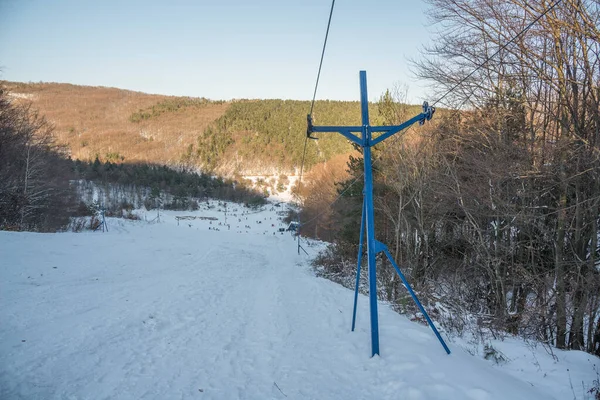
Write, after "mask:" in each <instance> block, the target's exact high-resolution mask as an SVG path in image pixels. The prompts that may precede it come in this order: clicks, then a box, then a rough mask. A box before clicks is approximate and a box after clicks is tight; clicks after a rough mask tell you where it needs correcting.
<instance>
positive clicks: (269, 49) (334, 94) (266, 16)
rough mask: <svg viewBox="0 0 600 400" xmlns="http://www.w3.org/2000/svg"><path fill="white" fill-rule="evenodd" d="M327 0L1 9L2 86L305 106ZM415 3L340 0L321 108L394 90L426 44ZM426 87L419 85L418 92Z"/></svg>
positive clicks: (14, 4) (10, 1)
mask: <svg viewBox="0 0 600 400" xmlns="http://www.w3.org/2000/svg"><path fill="white" fill-rule="evenodd" d="M330 6H331V1H330V0H278V1H277V0H251V1H250V0H210V1H208V0H196V1H191V0H190V1H180V0H172V1H168V0H161V1H154V0H143V1H138V0H95V1H92V0H0V68H1V69H2V71H1V72H0V79H4V80H9V81H21V82H29V81H32V82H38V81H44V82H68V83H74V84H81V85H94V86H112V87H118V88H124V89H130V90H138V91H143V92H148V93H160V94H170V95H185V96H197V97H202V96H204V97H208V98H211V99H231V98H284V99H299V100H303V99H304V100H306V99H310V98H312V94H313V89H314V83H315V79H316V74H317V69H318V63H319V57H320V55H321V48H322V45H323V39H324V36H325V29H326V27H327V18H328V16H329V8H330ZM425 12H426V5H425V4H424V3H423V2H422V1H418V0H410V1H409V0H404V1H402V0H372V1H370V0H360V1H359V0H337V1H336V5H335V10H334V14H333V19H332V24H331V30H330V33H329V42H328V45H327V50H326V53H325V61H324V65H323V72H322V74H321V81H320V84H319V90H318V93H317V98H319V99H335V100H358V93H359V89H358V71H359V70H361V69H364V70H366V71H367V73H368V84H369V98H370V99H375V98H377V97H378V96H379V95H381V93H382V92H383V91H385V89H386V88H390V87H392V86H393V85H395V84H397V83H405V84H408V86H409V100H411V101H412V102H419V101H421V100H422V99H423V96H424V95H425V93H424V89H423V88H422V86H420V85H419V82H417V81H415V80H414V78H413V77H412V75H411V73H410V71H409V66H408V63H407V58H410V57H418V56H419V49H420V47H421V46H422V45H423V44H424V43H426V41H427V40H429V39H428V37H429V35H428V29H427V27H426V21H427V18H426V15H425ZM421 85H422V84H421Z"/></svg>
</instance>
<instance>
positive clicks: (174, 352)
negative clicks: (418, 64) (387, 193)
mask: <svg viewBox="0 0 600 400" xmlns="http://www.w3.org/2000/svg"><path fill="white" fill-rule="evenodd" d="M236 207H238V208H237V209H236ZM279 210H280V209H279V208H275V207H273V208H272V209H270V210H267V211H265V212H263V213H258V214H255V213H247V212H248V210H243V209H241V208H240V207H239V206H233V205H229V206H228V216H227V219H228V221H227V223H228V224H229V228H228V227H227V226H226V225H225V220H224V213H223V212H219V211H218V207H215V208H213V209H211V210H201V211H198V212H196V213H189V212H187V213H185V212H170V213H162V214H161V222H160V223H152V224H149V223H147V222H144V221H123V220H113V219H111V220H109V221H108V227H109V232H107V233H101V232H95V233H91V232H88V233H79V234H74V233H62V234H33V233H9V232H0V304H1V307H0V398H1V399H284V398H288V399H475V400H479V399H528V400H534V399H572V398H574V397H575V398H577V399H584V398H586V397H584V392H585V390H586V388H589V385H590V384H591V382H592V380H593V379H594V378H595V377H596V375H595V372H594V371H593V368H592V364H593V363H596V364H598V359H596V358H593V357H591V356H589V355H587V354H585V353H581V352H570V353H565V352H561V353H558V354H557V356H558V359H559V361H558V362H556V361H555V360H553V359H552V358H551V357H550V356H549V355H548V354H546V352H545V351H544V350H543V349H541V348H527V347H526V346H524V345H523V344H522V343H521V342H520V341H518V340H513V341H507V342H503V343H495V344H494V345H495V346H497V347H498V348H499V349H501V350H502V351H503V352H504V353H505V354H506V355H507V356H508V358H509V359H510V360H509V362H508V363H507V364H505V365H503V366H497V365H494V364H493V363H492V362H490V361H486V360H484V359H482V358H481V357H480V356H472V355H470V354H469V353H468V352H466V351H465V350H463V347H464V346H466V344H465V343H463V342H461V341H460V340H459V341H456V340H455V341H451V342H449V345H450V347H451V348H452V350H453V353H452V354H451V355H449V356H448V355H446V354H445V352H444V351H443V349H442V348H441V347H440V345H439V343H438V342H437V340H436V338H435V336H434V335H433V334H432V332H431V331H430V329H429V328H428V327H426V326H422V325H419V324H417V323H413V322H410V321H409V320H407V319H406V318H405V317H403V316H401V315H398V314H396V313H394V312H393V311H391V310H390V309H389V308H387V307H386V306H385V305H382V306H381V308H380V330H381V332H380V334H381V352H382V354H381V357H375V358H370V342H369V337H370V335H369V327H368V325H369V324H368V300H367V298H366V297H363V296H361V298H360V302H359V310H358V322H357V324H358V328H357V330H356V331H355V332H350V329H349V328H350V322H351V312H352V308H351V307H352V296H353V293H352V292H351V291H348V290H347V289H345V288H343V287H341V286H339V285H336V284H334V283H332V282H330V281H327V280H324V279H319V278H316V277H314V275H313V274H312V273H311V271H310V269H309V268H308V266H307V262H308V261H307V257H306V256H299V255H297V253H296V243H295V242H294V239H293V237H291V236H290V235H289V233H285V234H281V233H280V232H279V231H278V229H279V228H280V227H281V226H283V224H282V223H281V222H280V221H279V220H278V219H277V215H276V211H279ZM176 215H179V216H182V215H195V216H205V217H206V216H212V217H214V218H219V219H218V220H200V219H189V220H181V221H180V222H179V225H177V222H176V220H175V218H174V217H175V216H176ZM154 216H155V214H149V215H148V216H147V219H151V218H153V217H154ZM246 218H247V219H246ZM258 221H260V223H258ZM219 222H220V223H221V225H219ZM217 229H218V230H217ZM246 232H248V233H246ZM312 250H313V251H314V248H313V249H312ZM567 370H568V372H567ZM570 382H571V383H572V384H571V383H570ZM582 382H583V383H582ZM571 386H572V387H571Z"/></svg>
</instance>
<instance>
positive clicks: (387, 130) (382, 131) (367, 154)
mask: <svg viewBox="0 0 600 400" xmlns="http://www.w3.org/2000/svg"><path fill="white" fill-rule="evenodd" d="M360 106H361V113H362V126H314V125H313V123H312V117H311V115H308V117H307V120H308V121H307V122H308V128H307V131H306V134H307V136H308V137H311V134H312V133H313V132H337V133H340V134H342V135H343V136H344V137H345V138H347V139H348V140H350V141H351V142H353V143H356V144H357V145H359V146H360V147H362V148H363V159H364V168H365V173H364V178H365V185H364V192H363V207H362V218H361V223H360V242H359V246H358V266H357V270H356V287H355V289H354V309H353V312H352V330H353V331H354V325H355V322H356V302H357V299H358V283H359V279H360V266H361V258H362V257H361V255H362V246H363V241H364V240H363V239H364V233H365V232H364V228H365V226H366V228H367V260H368V268H369V304H370V314H371V350H372V356H374V355H375V354H379V324H378V317H377V279H376V278H377V274H376V271H375V267H376V263H375V256H376V255H377V253H380V252H383V253H384V254H385V255H386V257H387V258H388V260H389V261H390V263H391V264H392V265H393V266H394V268H395V269H396V272H397V273H398V275H399V276H400V279H402V282H403V283H404V286H405V287H406V289H407V290H408V292H409V293H410V295H411V296H412V298H413V300H414V301H415V303H416V304H417V306H418V307H419V310H421V313H423V316H425V319H426V320H427V323H428V324H429V326H430V327H431V329H432V330H433V332H434V333H435V335H436V336H437V338H438V340H439V341H440V343H441V345H442V346H443V347H444V350H446V353H448V354H450V349H449V348H448V346H446V343H445V342H444V339H442V337H441V335H440V333H439V332H438V330H437V329H436V327H435V325H434V324H433V322H432V321H431V318H429V315H428V314H427V311H425V309H424V308H423V305H422V304H421V302H420V301H419V299H418V298H417V295H416V294H415V292H414V291H413V290H412V288H411V287H410V284H409V283H408V281H407V280H406V278H405V277H404V274H403V273H402V271H400V268H399V267H398V265H397V264H396V262H395V261H394V259H393V257H392V255H391V254H390V252H389V250H388V248H387V246H386V245H385V244H383V243H381V242H379V241H377V240H376V239H375V222H374V211H373V167H372V160H371V147H372V146H375V145H376V144H377V143H381V142H383V141H384V140H385V139H387V138H389V137H390V136H392V135H394V134H396V133H398V132H400V131H402V130H403V129H406V128H408V127H409V126H411V125H413V124H414V123H415V122H418V123H419V124H420V125H423V124H424V123H425V121H429V120H430V119H431V117H432V116H433V113H434V112H435V109H434V108H433V107H430V106H429V105H428V104H427V102H425V103H423V112H422V113H421V114H419V115H417V116H416V117H413V118H411V119H409V120H408V121H406V122H404V123H403V124H401V125H397V126H371V125H370V124H369V99H368V96H367V73H366V71H360ZM359 132H360V134H361V137H358V136H356V135H355V133H359ZM373 134H379V136H377V137H375V138H374V137H373Z"/></svg>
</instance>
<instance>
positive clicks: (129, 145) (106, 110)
mask: <svg viewBox="0 0 600 400" xmlns="http://www.w3.org/2000/svg"><path fill="white" fill-rule="evenodd" d="M0 84H2V85H3V86H4V87H6V88H7V89H8V90H9V92H10V96H12V97H13V98H14V99H15V101H19V102H30V103H31V106H32V108H33V109H36V110H38V111H39V113H40V114H42V115H45V116H46V119H48V121H50V122H51V123H52V124H53V125H54V126H55V131H54V133H55V136H56V138H57V140H58V142H59V143H61V144H65V145H67V146H68V147H69V149H70V151H71V156H72V157H73V158H74V159H80V160H94V159H95V158H96V157H99V158H100V159H101V160H110V161H113V162H139V161H142V162H153V163H159V164H169V165H176V164H178V163H179V162H180V159H181V155H182V153H183V152H184V150H185V148H186V147H187V146H189V145H190V144H192V143H196V141H197V137H198V136H199V135H200V134H201V133H202V131H203V130H204V128H205V127H207V126H208V125H209V124H210V123H212V122H213V121H215V120H216V119H218V118H219V117H220V116H222V115H223V114H224V113H225V111H226V110H227V107H229V103H225V102H208V101H207V102H203V103H202V104H200V103H199V102H198V103H194V104H193V106H189V105H188V103H189V102H190V101H197V100H199V99H188V98H183V97H173V96H162V95H153V94H145V93H139V92H132V91H128V90H121V89H115V88H106V87H90V86H77V85H71V84H62V83H33V84H25V83H16V82H2V81H0ZM164 103H167V104H186V106H182V107H180V108H176V109H169V110H168V112H162V113H158V114H155V115H153V116H152V117H151V118H148V119H141V120H139V121H138V122H133V121H132V119H131V116H132V115H133V114H134V113H136V112H139V111H140V110H146V111H148V110H152V107H153V106H156V105H160V104H164ZM134 120H135V119H134Z"/></svg>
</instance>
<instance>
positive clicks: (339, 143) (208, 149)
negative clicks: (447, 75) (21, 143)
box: [0, 82, 419, 175]
mask: <svg viewBox="0 0 600 400" xmlns="http://www.w3.org/2000/svg"><path fill="white" fill-rule="evenodd" d="M0 84H2V85H3V86H5V87H6V89H8V91H9V96H11V97H12V98H13V101H18V102H28V103H31V107H32V109H34V110H37V111H38V112H39V114H40V115H43V116H45V117H46V118H47V120H48V121H49V122H50V123H51V124H53V125H54V135H55V137H56V139H57V140H58V142H59V143H60V144H64V145H66V146H68V148H69V152H70V155H71V157H72V158H74V159H79V160H82V161H90V162H91V161H94V160H95V159H96V158H98V159H99V160H100V161H110V162H113V163H114V162H116V163H121V162H125V163H129V162H136V163H139V162H146V163H152V164H164V165H171V166H180V165H185V166H189V167H200V168H202V169H203V170H206V171H214V172H216V173H219V174H227V175H233V174H241V175H244V174H263V173H267V174H268V173H271V172H275V171H281V172H293V171H294V169H295V168H297V167H298V166H299V165H300V162H301V158H302V150H303V145H304V137H305V132H306V114H307V113H308V110H309V108H310V104H309V102H307V101H291V100H286V101H284V100H235V101H228V102H225V101H212V100H208V99H205V98H189V97H173V96H162V95H153V94H145V93H139V92H132V91H127V90H121V89H115V88H106V87H88V86H77V85H70V84H58V83H15V82H0ZM412 112H413V110H410V113H412ZM414 112H415V113H418V112H419V108H418V107H416V106H415V108H414ZM371 114H372V115H371V119H372V122H373V123H379V122H381V121H382V117H381V116H380V113H379V112H378V109H377V108H373V110H372V112H371ZM314 117H315V123H316V124H335V125H347V124H353V125H356V124H359V121H360V106H359V103H358V102H340V101H318V102H317V103H316V104H315V107H314ZM315 143H316V145H311V146H308V149H307V156H306V162H307V165H308V166H311V165H314V164H316V163H318V162H323V161H327V160H329V159H330V158H331V157H332V156H334V155H337V154H344V153H348V152H350V151H351V147H350V145H349V144H348V143H347V141H346V140H345V139H344V138H343V137H341V136H340V135H336V134H323V135H320V139H319V140H318V141H317V142H315Z"/></svg>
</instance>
